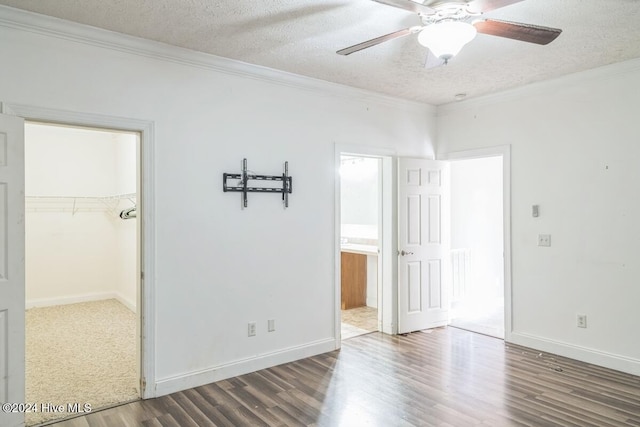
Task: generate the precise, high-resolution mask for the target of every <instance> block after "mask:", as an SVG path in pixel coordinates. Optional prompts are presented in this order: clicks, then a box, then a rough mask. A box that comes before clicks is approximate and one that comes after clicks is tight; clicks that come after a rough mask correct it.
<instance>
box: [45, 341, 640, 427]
mask: <svg viewBox="0 0 640 427" xmlns="http://www.w3.org/2000/svg"><path fill="white" fill-rule="evenodd" d="M111 425H118V426H120V425H122V426H134V425H139V426H147V427H159V426H170V427H175V426H180V427H188V426H191V427H193V426H198V427H200V426H225V427H227V426H229V427H230V426H234V427H235V426H277V427H280V426H296V427H300V426H318V427H325V426H327V427H334V426H351V425H367V426H372V427H377V426H384V427H386V426H394V427H405V426H406V427H412V426H443V427H444V426H452V427H467V426H492V427H501V426H505V427H506V426H509V427H511V426H517V427H522V426H529V427H545V426H549V427H551V426H553V427H557V426H567V427H590V426H594V427H621V426H636V427H640V377H637V376H633V375H629V374H625V373H622V372H617V371H613V370H610V369H606V368H602V367H599V366H594V365H590V364H586V363H582V362H578V361H575V360H571V359H567V358H563V357H560V356H555V355H550V354H543V353H540V352H538V351H535V350H532V349H528V348H524V347H520V346H514V345H511V344H505V343H504V342H503V341H501V340H498V339H494V338H490V337H486V336H483V335H478V334H473V333H470V332H466V331H462V330H458V329H455V328H439V329H435V330H431V331H427V332H420V333H412V334H408V335H406V336H388V335H384V334H381V333H373V334H368V335H362V336H359V337H355V338H352V339H349V340H345V341H344V342H343V347H342V349H341V350H340V351H333V352H329V353H325V354H322V355H318V356H315V357H311V358H308V359H303V360H299V361H296V362H292V363H288V364H284V365H280V366H276V367H273V368H269V369H265V370H262V371H258V372H254V373H250V374H247V375H242V376H239V377H236V378H230V379H227V380H223V381H219V382H217V383H213V384H208V385H205V386H202V387H197V388H194V389H190V390H185V391H182V392H179V393H174V394H172V395H169V396H163V397H160V398H157V399H151V400H146V401H140V402H134V403H130V404H128V405H124V406H122V407H117V408H111V409H107V410H104V411H99V412H95V413H91V414H88V415H85V416H83V417H79V418H75V419H72V420H67V421H62V422H59V423H57V424H55V426H57V427H105V426H106V427H109V426H111Z"/></svg>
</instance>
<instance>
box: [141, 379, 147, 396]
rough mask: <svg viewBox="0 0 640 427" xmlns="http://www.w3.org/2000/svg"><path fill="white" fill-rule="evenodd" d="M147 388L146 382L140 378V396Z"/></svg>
mask: <svg viewBox="0 0 640 427" xmlns="http://www.w3.org/2000/svg"><path fill="white" fill-rule="evenodd" d="M145 388H147V380H146V379H144V378H140V394H141V395H142V394H144V390H145Z"/></svg>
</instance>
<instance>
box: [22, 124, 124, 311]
mask: <svg viewBox="0 0 640 427" xmlns="http://www.w3.org/2000/svg"><path fill="white" fill-rule="evenodd" d="M135 143H136V141H135V135H132V134H121V133H108V132H103V131H97V130H89V129H79V128H69V127H61V126H49V125H42V124H32V123H29V124H27V125H26V127H25V194H26V196H27V201H26V205H27V210H26V217H25V224H26V299H27V306H28V307H32V306H46V305H56V304H65V303H73V302H81V301H87V300H93V299H103V298H113V297H117V298H118V299H120V300H122V301H123V302H125V303H126V304H127V305H128V306H129V307H131V308H133V309H135V302H136V298H135V293H136V277H135V266H136V258H135V251H136V241H135V236H136V228H135V221H128V222H129V223H127V224H125V221H123V220H121V219H120V218H118V217H117V216H116V215H114V213H113V212H107V209H105V208H106V206H105V205H104V204H103V203H102V202H100V201H99V200H91V199H83V198H82V197H103V196H113V195H116V194H122V193H124V192H125V191H124V190H126V191H127V192H128V191H133V192H135V186H136V178H135V173H136V164H135V152H136V151H135V150H136V145H135ZM131 157H133V159H132V161H131V160H130V158H131ZM72 196H73V197H80V198H78V199H74V198H72ZM51 197H54V198H53V199H52V198H51ZM74 208H75V209H77V211H75V212H74ZM131 265H133V270H132V269H131V267H130V266H131Z"/></svg>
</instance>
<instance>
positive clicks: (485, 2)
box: [468, 0, 522, 13]
mask: <svg viewBox="0 0 640 427" xmlns="http://www.w3.org/2000/svg"><path fill="white" fill-rule="evenodd" d="M521 1H522V0H473V1H470V2H469V5H468V6H469V7H468V9H469V10H471V11H473V12H482V13H484V12H489V11H492V10H495V9H500V8H501V7H505V6H509V5H510V4H514V3H519V2H521Z"/></svg>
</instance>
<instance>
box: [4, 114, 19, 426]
mask: <svg viewBox="0 0 640 427" xmlns="http://www.w3.org/2000/svg"><path fill="white" fill-rule="evenodd" d="M24 307H25V290H24V121H23V120H22V119H21V118H18V117H15V116H7V115H0V403H21V402H24V400H25V396H24V393H25V386H24V378H25V373H24V369H25V365H24V357H25V351H24V345H25V344H24V342H25V341H24V335H25V332H24V317H25V316H24V311H25V308H24ZM2 409H3V410H0V425H2V426H8V427H9V426H11V427H13V426H19V425H23V424H24V413H22V412H20V411H19V409H21V408H19V407H11V406H10V407H9V408H8V409H10V411H7V410H6V409H7V408H6V407H5V406H4V405H3V408H2ZM13 409H15V410H16V412H11V410H13Z"/></svg>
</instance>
